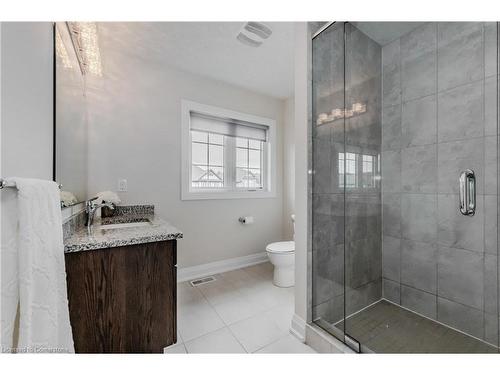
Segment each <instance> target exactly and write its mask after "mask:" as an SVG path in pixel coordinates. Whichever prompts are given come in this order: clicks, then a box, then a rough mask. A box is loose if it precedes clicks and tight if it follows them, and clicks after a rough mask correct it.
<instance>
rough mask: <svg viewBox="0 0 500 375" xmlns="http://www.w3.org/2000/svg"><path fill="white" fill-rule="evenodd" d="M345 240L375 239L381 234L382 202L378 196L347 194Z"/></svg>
mask: <svg viewBox="0 0 500 375" xmlns="http://www.w3.org/2000/svg"><path fill="white" fill-rule="evenodd" d="M345 216H346V228H345V234H346V240H347V241H357V240H359V239H362V238H372V237H377V238H379V239H380V236H381V233H382V222H381V221H382V220H381V219H382V202H381V197H380V195H378V194H375V195H372V196H370V195H368V194H354V193H349V192H347V194H346V204H345Z"/></svg>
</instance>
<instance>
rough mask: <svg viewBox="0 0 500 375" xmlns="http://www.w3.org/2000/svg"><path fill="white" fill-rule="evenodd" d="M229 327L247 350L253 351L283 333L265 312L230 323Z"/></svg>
mask: <svg viewBox="0 0 500 375" xmlns="http://www.w3.org/2000/svg"><path fill="white" fill-rule="evenodd" d="M229 329H231V331H232V332H233V334H234V336H235V337H236V339H237V340H238V341H239V342H240V343H241V344H242V345H243V347H244V348H245V350H246V351H247V352H254V351H256V350H258V349H260V348H262V347H264V346H266V345H269V344H270V343H272V342H274V341H276V340H277V339H279V338H280V337H281V336H283V335H284V334H283V331H282V330H281V329H280V328H279V327H278V326H277V325H276V323H275V322H274V320H273V318H272V317H270V316H269V315H268V314H266V313H259V314H257V315H255V316H253V317H251V318H248V319H245V320H242V321H239V322H237V323H234V324H231V325H230V326H229Z"/></svg>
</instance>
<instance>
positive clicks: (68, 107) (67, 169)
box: [54, 22, 89, 206]
mask: <svg viewBox="0 0 500 375" xmlns="http://www.w3.org/2000/svg"><path fill="white" fill-rule="evenodd" d="M83 36H84V35H83ZM81 37H82V33H81V30H78V29H77V28H76V27H73V25H72V23H70V22H57V23H55V25H54V43H55V53H56V56H55V85H54V87H55V129H54V131H55V137H54V138H55V156H54V158H55V160H54V179H55V181H57V182H58V183H60V184H61V185H62V187H61V189H62V194H61V203H62V206H71V205H74V204H76V203H79V202H82V201H84V200H86V199H88V193H87V177H88V131H89V129H88V118H87V106H86V96H85V71H84V67H83V66H82V63H81V60H82V56H80V53H79V52H78V51H79V43H80V42H81ZM79 38H80V41H79Z"/></svg>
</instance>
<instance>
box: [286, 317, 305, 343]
mask: <svg viewBox="0 0 500 375" xmlns="http://www.w3.org/2000/svg"><path fill="white" fill-rule="evenodd" d="M290 333H291V334H292V335H294V336H295V337H296V338H297V339H299V340H300V341H301V342H306V321H305V320H304V319H302V318H301V317H300V316H298V315H297V314H293V318H292V325H291V327H290Z"/></svg>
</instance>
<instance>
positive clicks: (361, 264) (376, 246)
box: [345, 237, 382, 289]
mask: <svg viewBox="0 0 500 375" xmlns="http://www.w3.org/2000/svg"><path fill="white" fill-rule="evenodd" d="M380 248H381V243H380V238H379V237H375V238H373V237H372V238H363V239H360V240H356V241H351V242H349V243H347V246H346V249H345V260H346V262H345V264H346V267H347V268H346V271H345V272H346V279H347V283H348V284H347V286H349V287H351V288H353V289H355V288H359V287H360V286H362V285H364V284H366V283H368V282H372V281H376V280H378V279H380V278H381V276H382V258H381V249H380Z"/></svg>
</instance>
